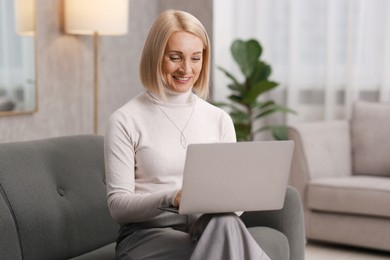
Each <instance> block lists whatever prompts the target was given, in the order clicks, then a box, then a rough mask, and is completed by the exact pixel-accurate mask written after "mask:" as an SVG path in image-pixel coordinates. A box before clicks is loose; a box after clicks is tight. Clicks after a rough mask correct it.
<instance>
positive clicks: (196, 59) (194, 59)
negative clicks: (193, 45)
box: [192, 57, 201, 61]
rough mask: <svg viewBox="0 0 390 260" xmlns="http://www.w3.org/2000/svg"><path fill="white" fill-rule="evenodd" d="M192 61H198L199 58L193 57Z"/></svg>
mask: <svg viewBox="0 0 390 260" xmlns="http://www.w3.org/2000/svg"><path fill="white" fill-rule="evenodd" d="M192 60H193V61H200V60H201V58H200V57H193V58H192Z"/></svg>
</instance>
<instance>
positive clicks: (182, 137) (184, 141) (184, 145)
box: [180, 133, 187, 149]
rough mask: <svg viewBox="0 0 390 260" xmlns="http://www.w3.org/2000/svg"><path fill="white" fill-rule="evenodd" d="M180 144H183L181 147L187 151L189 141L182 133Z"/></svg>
mask: <svg viewBox="0 0 390 260" xmlns="http://www.w3.org/2000/svg"><path fill="white" fill-rule="evenodd" d="M180 143H181V146H183V148H184V149H186V147H187V140H186V137H185V136H184V134H183V133H181V135H180Z"/></svg>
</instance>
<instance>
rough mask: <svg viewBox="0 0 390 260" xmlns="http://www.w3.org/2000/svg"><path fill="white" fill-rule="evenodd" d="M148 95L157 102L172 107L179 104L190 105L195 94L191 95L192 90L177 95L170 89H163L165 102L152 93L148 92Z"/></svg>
mask: <svg viewBox="0 0 390 260" xmlns="http://www.w3.org/2000/svg"><path fill="white" fill-rule="evenodd" d="M148 92H149V94H150V95H151V96H152V97H153V98H154V99H156V100H157V101H159V102H162V103H165V104H172V105H175V104H177V105H181V104H191V103H193V102H194V96H195V94H194V93H192V89H189V90H188V91H187V92H184V93H178V92H174V91H172V90H170V89H167V88H164V94H165V99H166V100H165V101H163V100H162V98H161V97H160V96H159V95H158V94H156V93H153V92H150V91H148Z"/></svg>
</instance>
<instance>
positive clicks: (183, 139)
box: [149, 93, 196, 149]
mask: <svg viewBox="0 0 390 260" xmlns="http://www.w3.org/2000/svg"><path fill="white" fill-rule="evenodd" d="M149 95H151V94H150V93H149ZM151 96H152V95H151ZM152 98H153V101H154V103H155V104H156V105H157V107H158V108H159V109H160V111H161V112H162V113H163V114H164V115H165V117H166V118H168V120H169V121H170V122H171V123H172V125H173V126H174V127H175V128H176V129H177V130H178V131H179V132H180V144H181V146H183V149H186V147H187V139H186V136H185V135H184V131H185V130H186V128H187V126H188V123H189V122H190V120H191V118H192V115H193V114H194V111H195V105H196V98H195V99H194V105H193V106H192V111H191V114H190V116H189V117H188V119H187V122H186V124H185V125H184V127H183V129H180V128H179V127H178V126H177V125H176V124H175V122H174V121H173V120H172V119H171V118H170V117H169V116H168V114H167V113H165V111H164V109H162V107H161V106H160V105H159V104H158V103H157V101H156V100H155V98H154V97H153V96H152Z"/></svg>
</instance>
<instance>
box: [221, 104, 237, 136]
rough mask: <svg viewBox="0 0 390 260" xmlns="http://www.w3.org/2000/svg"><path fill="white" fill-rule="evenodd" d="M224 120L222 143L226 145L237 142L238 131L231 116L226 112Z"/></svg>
mask: <svg viewBox="0 0 390 260" xmlns="http://www.w3.org/2000/svg"><path fill="white" fill-rule="evenodd" d="M222 120H223V123H222V126H223V130H222V142H224V143H232V142H237V138H236V130H235V129H234V124H233V120H232V118H231V117H230V115H229V114H228V113H226V112H225V111H223V117H222Z"/></svg>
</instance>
